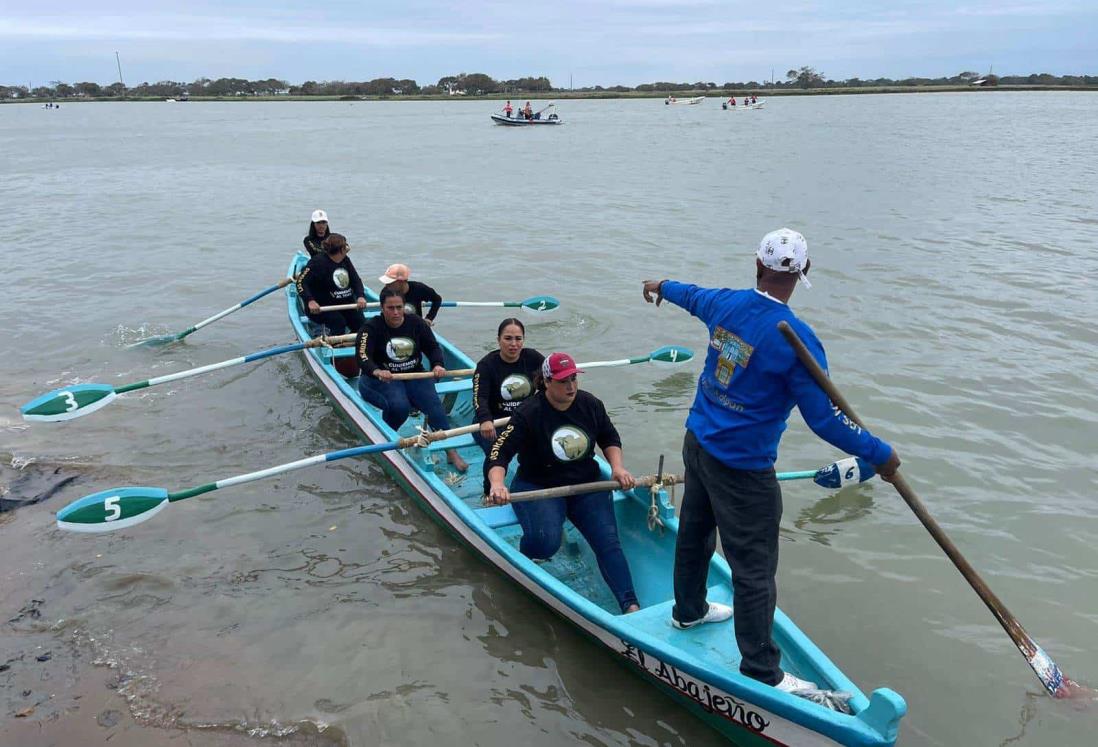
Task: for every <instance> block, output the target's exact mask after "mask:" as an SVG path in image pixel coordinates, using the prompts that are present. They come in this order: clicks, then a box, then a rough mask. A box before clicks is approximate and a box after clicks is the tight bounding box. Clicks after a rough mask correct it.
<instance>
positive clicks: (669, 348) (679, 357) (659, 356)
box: [393, 345, 694, 381]
mask: <svg viewBox="0 0 1098 747" xmlns="http://www.w3.org/2000/svg"><path fill="white" fill-rule="evenodd" d="M693 357H694V351H693V350H691V349H690V348H684V347H683V346H681V345H664V346H663V347H662V348H656V349H655V350H653V351H652V352H651V353H649V354H648V355H641V356H637V357H636V358H620V359H618V360H613V361H591V362H590V363H578V364H576V367H577V368H581V369H584V370H586V369H588V368H610V367H611V366H631V365H634V364H636V363H648V362H650V361H651V362H653V363H686V361H688V360H690V359H691V358H693ZM476 372H477V371H476V369H475V368H452V369H449V370H448V371H446V372H445V373H444V374H442V377H443V378H449V379H453V378H459V377H462V376H472V375H473V374H475V373H476ZM434 376H435V374H434V373H433V372H431V371H415V372H413V373H398V374H393V378H394V379H396V380H398V381H400V380H404V379H433V378H434Z"/></svg>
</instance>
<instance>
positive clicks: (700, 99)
mask: <svg viewBox="0 0 1098 747" xmlns="http://www.w3.org/2000/svg"><path fill="white" fill-rule="evenodd" d="M703 101H705V96H695V97H693V98H690V99H677V98H675V97H674V96H668V97H667V98H665V99H664V100H663V103H665V104H668V105H675V104H685V105H687V106H693V105H694V104H700V103H701V102H703Z"/></svg>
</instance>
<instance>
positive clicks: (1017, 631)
mask: <svg viewBox="0 0 1098 747" xmlns="http://www.w3.org/2000/svg"><path fill="white" fill-rule="evenodd" d="M778 329H779V331H780V332H781V333H782V335H783V336H784V337H785V339H786V340H787V341H788V342H789V344H790V346H791V347H792V348H793V350H794V352H795V353H796V354H797V358H798V359H800V361H801V363H803V364H804V366H805V368H807V369H808V372H809V373H810V374H812V378H813V379H815V380H816V383H817V384H819V386H820V388H821V389H823V390H824V392H825V393H826V394H827V396H828V397H830V398H831V401H832V402H833V403H834V404H835V405H836V406H838V407H839V409H841V410H842V411H843V412H844V413H845V414H846V416H847V417H848V418H850V419H851V420H852V421H854V422H855V423H857V425H858V426H859V427H861V428H863V429H865V425H864V424H863V423H862V421H861V419H859V418H858V416H857V415H856V414H855V412H854V408H852V407H851V406H850V403H849V402H847V401H846V398H845V397H843V395H842V394H841V393H840V392H839V389H838V387H836V386H835V384H834V383H833V382H832V381H831V379H830V378H829V377H828V375H827V373H826V372H825V371H824V370H823V369H822V368H821V367H820V364H819V363H817V362H816V359H815V358H813V357H812V353H810V352H809V351H808V348H806V347H805V345H804V343H803V342H802V341H801V338H800V337H798V336H797V333H796V332H794V331H793V328H792V327H790V326H789V325H788V324H787V323H786V322H779V323H778ZM892 486H893V487H894V488H896V492H897V493H899V494H900V497H901V498H903V499H904V502H906V503H907V505H908V506H909V507H910V508H911V510H912V511H913V512H914V514H915V516H916V517H918V519H919V521H920V522H922V525H923V526H924V527H926V530H927V531H928V532H930V536H931V537H933V538H934V541H935V542H937V543H938V546H939V547H941V548H942V550H943V551H944V552H945V554H946V555H947V556H948V557H949V559H950V560H951V561H953V565H955V566H956V567H957V570H958V571H960V572H961V575H962V576H964V578H965V580H966V581H968V583H969V585H970V586H971V587H972V589H973V591H975V592H976V594H977V596H979V597H980V599H982V600H983V602H984V604H985V605H987V608H988V609H989V610H991V614H993V615H994V616H995V619H996V620H998V621H999V624H1000V625H1002V626H1003V630H1005V631H1006V633H1007V635H1009V636H1010V638H1011V640H1013V641H1014V645H1016V646H1017V647H1018V650H1019V651H1021V652H1022V655H1023V656H1025V658H1026V661H1027V662H1028V663H1029V665H1030V667H1032V668H1033V671H1034V672H1036V674H1037V677H1038V679H1040V680H1041V683H1042V684H1043V685H1044V686H1045V688H1046V689H1048V691H1049V692H1050V693H1051V694H1052V695H1053V696H1055V697H1061V696H1060V695H1058V692H1059V687H1060V685H1061V683H1056V682H1055V681H1053V682H1050V681H1049V680H1048V679H1046V675H1044V674H1043V673H1042V672H1041V671H1039V669H1038V667H1037V666H1036V665H1035V664H1034V661H1033V660H1034V658H1036V657H1037V656H1038V653H1039V652H1040V654H1042V655H1043V656H1044V658H1046V659H1047V654H1044V652H1043V651H1042V650H1041V647H1040V646H1038V645H1037V643H1036V642H1035V641H1034V640H1033V639H1032V638H1031V637H1030V636H1029V634H1028V633H1027V632H1026V631H1025V629H1024V628H1023V627H1022V624H1021V623H1020V622H1018V619H1017V618H1016V617H1014V615H1013V614H1011V612H1010V610H1008V609H1007V608H1006V605H1005V604H1003V602H1002V600H1000V599H999V597H998V596H996V595H995V592H993V591H992V590H991V588H990V587H989V586H988V585H987V583H985V582H984V580H983V579H982V578H981V577H980V574H979V573H977V572H976V569H975V568H973V567H972V565H971V564H970V563H969V562H968V560H966V559H965V557H964V555H962V554H961V551H960V550H959V549H957V546H956V545H955V544H953V540H951V539H950V538H949V536H948V535H947V534H946V533H945V530H943V529H942V527H941V526H940V525H939V524H938V522H937V521H936V520H935V519H934V517H933V516H931V515H930V512H929V511H928V510H927V508H926V506H925V505H923V502H922V501H921V500H920V499H919V496H917V495H916V494H915V491H914V490H912V489H911V486H910V485H908V484H907V480H905V479H904V477H903V475H901V474H900V473H899V472H896V474H895V475H894V476H893V477H892ZM1048 663H1049V664H1052V666H1053V667H1055V666H1056V665H1055V664H1053V663H1052V661H1051V660H1048ZM1056 671H1057V673H1058V672H1059V669H1058V668H1057V669H1056Z"/></svg>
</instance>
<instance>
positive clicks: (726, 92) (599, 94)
mask: <svg viewBox="0 0 1098 747" xmlns="http://www.w3.org/2000/svg"><path fill="white" fill-rule="evenodd" d="M994 91H1000V92H1005V91H1014V92H1016V91H1090V92H1098V86H1043V85H1018V86H1010V85H999V86H987V87H978V86H967V85H966V86H858V87H852V88H796V89H785V88H781V89H779V88H754V89H751V88H744V89H710V90H697V89H695V90H692V91H549V92H547V93H548V95H546V92H537V93H534V92H521V91H520V92H518V93H512V94H507V93H501V94H496V93H492V94H483V95H480V96H448V95H444V94H434V95H427V96H424V95H420V94H411V95H407V96H405V95H400V96H354V95H343V96H289V95H287V96H190V97H189V98H188V100H186V101H181V100H179V99H176V101H177V102H178V103H190V102H191V101H204V102H209V101H241V102H244V101H505V100H507V99H510V100H512V101H515V100H517V99H523V100H526V99H529V100H530V101H545V100H555V101H566V100H584V99H665V98H667V97H668V96H676V97H679V98H691V97H695V96H705V97H706V98H726V97H728V96H743V95H744V94H748V95H751V94H754V95H756V96H759V97H760V98H770V97H777V96H849V95H854V96H857V95H864V94H912V93H914V94H917V93H986V92H994ZM168 98H169V97H166V96H96V97H78V96H71V97H68V98H62V99H57V98H52V99H51V98H32V97H28V98H23V99H3V100H0V104H45V103H48V102H50V101H52V102H54V103H64V104H77V103H81V104H82V103H89V102H96V101H113V102H119V101H127V102H138V103H140V102H161V103H163V102H165V101H167V99H168Z"/></svg>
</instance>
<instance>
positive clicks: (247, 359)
mask: <svg viewBox="0 0 1098 747" xmlns="http://www.w3.org/2000/svg"><path fill="white" fill-rule="evenodd" d="M355 337H356V335H337V336H335V337H328V338H323V337H317V338H315V339H312V340H308V341H307V342H298V343H294V344H293V345H282V346H280V347H277V348H270V349H269V350H261V351H260V352H258V353H252V354H251V355H245V356H242V357H240V358H230V359H229V360H226V361H221V362H219V363H211V364H209V365H206V366H199V367H198V368H191V369H188V370H186V371H178V372H176V373H173V374H167V375H165V376H157V377H155V378H152V379H145V380H144V381H137V382H134V383H133V384H126V385H125V386H120V387H115V389H114V393H115V394H122V393H124V392H132V391H134V390H135V389H144V388H146V387H150V386H156V385H157V384H166V383H168V382H169V381H178V380H180V379H189V378H191V377H192V376H199V375H201V374H204V373H209V372H210V371H217V370H218V369H221V368H229V367H231V366H239V365H240V364H242V363H252V362H253V361H258V360H262V359H264V358H270V357H271V356H275V355H282V354H283V353H292V352H294V351H295V350H305V349H306V348H318V347H321V346H322V345H342V344H344V343H350V342H354V340H355Z"/></svg>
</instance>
